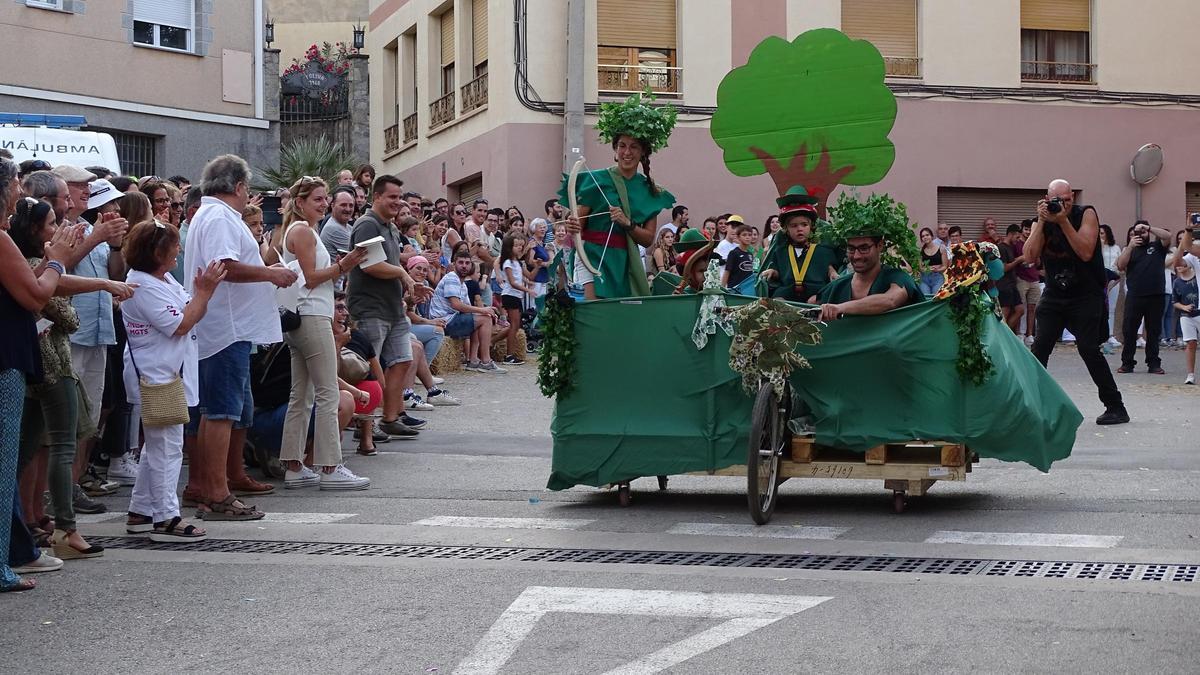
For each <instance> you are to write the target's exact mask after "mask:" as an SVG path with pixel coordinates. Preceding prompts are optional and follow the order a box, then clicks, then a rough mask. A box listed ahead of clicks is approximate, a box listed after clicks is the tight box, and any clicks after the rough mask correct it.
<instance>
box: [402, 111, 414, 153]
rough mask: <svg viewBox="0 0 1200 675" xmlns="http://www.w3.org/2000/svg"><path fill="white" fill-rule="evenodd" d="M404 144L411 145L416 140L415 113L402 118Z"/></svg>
mask: <svg viewBox="0 0 1200 675" xmlns="http://www.w3.org/2000/svg"><path fill="white" fill-rule="evenodd" d="M403 124H404V143H405V144H406V145H407V144H408V143H412V142H413V141H415V140H417V113H413V114H411V115H409V116H408V117H405V118H404V123H403Z"/></svg>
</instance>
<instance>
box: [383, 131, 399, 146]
mask: <svg viewBox="0 0 1200 675" xmlns="http://www.w3.org/2000/svg"><path fill="white" fill-rule="evenodd" d="M399 149H400V125H399V124H393V125H392V126H390V127H388V128H386V129H384V130H383V151H384V152H395V151H396V150H399Z"/></svg>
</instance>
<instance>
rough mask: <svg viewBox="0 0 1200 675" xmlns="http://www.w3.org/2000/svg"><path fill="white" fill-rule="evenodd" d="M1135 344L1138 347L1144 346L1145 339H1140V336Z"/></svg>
mask: <svg viewBox="0 0 1200 675" xmlns="http://www.w3.org/2000/svg"><path fill="white" fill-rule="evenodd" d="M1137 346H1139V347H1145V346H1146V341H1145V340H1144V339H1142V338H1138V340H1137Z"/></svg>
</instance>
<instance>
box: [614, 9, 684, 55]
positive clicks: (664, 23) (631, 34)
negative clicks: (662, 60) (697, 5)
mask: <svg viewBox="0 0 1200 675" xmlns="http://www.w3.org/2000/svg"><path fill="white" fill-rule="evenodd" d="M596 31H597V44H599V45H601V46H605V47H640V48H642V49H675V31H676V28H675V0H597V2H596Z"/></svg>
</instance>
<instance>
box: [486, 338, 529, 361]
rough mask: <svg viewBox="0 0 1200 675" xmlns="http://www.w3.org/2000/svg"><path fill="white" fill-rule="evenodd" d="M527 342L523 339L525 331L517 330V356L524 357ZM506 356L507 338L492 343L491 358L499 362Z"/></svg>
mask: <svg viewBox="0 0 1200 675" xmlns="http://www.w3.org/2000/svg"><path fill="white" fill-rule="evenodd" d="M527 344H528V343H527V342H526V340H525V331H524V330H518V331H517V354H516V355H517V356H519V357H521V358H525V348H526V345H527ZM505 356H508V340H501V341H499V342H497V343H495V344H494V345H492V360H493V361H496V362H500V361H503V360H504V357H505Z"/></svg>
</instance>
